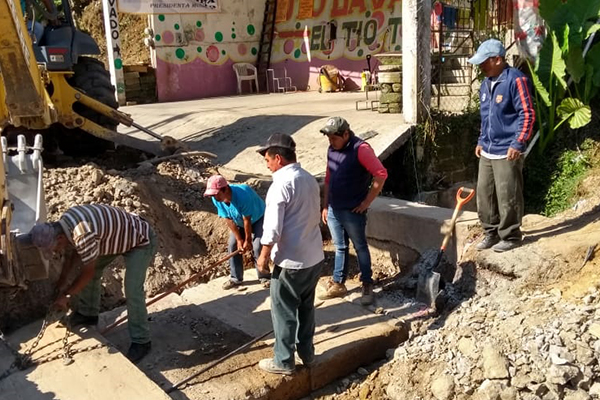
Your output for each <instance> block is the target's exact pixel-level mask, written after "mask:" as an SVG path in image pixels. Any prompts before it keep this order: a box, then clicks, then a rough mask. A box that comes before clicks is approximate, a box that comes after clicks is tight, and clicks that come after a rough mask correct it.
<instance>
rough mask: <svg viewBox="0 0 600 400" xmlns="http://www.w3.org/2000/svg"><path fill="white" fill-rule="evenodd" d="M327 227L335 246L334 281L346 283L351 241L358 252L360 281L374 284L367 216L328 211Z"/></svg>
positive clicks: (333, 210) (345, 211)
mask: <svg viewBox="0 0 600 400" xmlns="http://www.w3.org/2000/svg"><path fill="white" fill-rule="evenodd" d="M327 226H328V227H329V231H330V232H331V238H332V240H333V245H334V246H335V262H334V269H333V280H334V281H335V282H337V283H344V282H345V281H346V278H347V277H348V262H349V258H350V251H349V250H350V249H349V246H350V240H352V244H353V245H354V249H355V250H356V256H357V257H358V267H359V268H360V280H361V282H362V283H373V278H372V275H373V271H372V270H371V253H370V252H369V245H368V244H367V234H366V228H367V214H366V213H364V214H359V213H354V212H352V211H351V210H340V209H333V208H331V206H329V210H328V211H327Z"/></svg>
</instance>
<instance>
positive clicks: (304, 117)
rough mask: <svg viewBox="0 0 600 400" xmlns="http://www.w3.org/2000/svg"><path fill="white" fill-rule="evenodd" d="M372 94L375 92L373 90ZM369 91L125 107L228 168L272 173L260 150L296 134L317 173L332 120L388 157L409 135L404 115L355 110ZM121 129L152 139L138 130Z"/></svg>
mask: <svg viewBox="0 0 600 400" xmlns="http://www.w3.org/2000/svg"><path fill="white" fill-rule="evenodd" d="M369 96H370V97H371V98H373V97H374V96H375V95H374V93H373V92H370V94H369ZM365 97H366V96H365V93H362V92H355V93H317V92H298V93H290V94H280V93H271V94H257V95H241V96H231V97H220V98H211V99H202V100H196V101H186V102H176V103H157V104H148V105H138V106H129V107H123V108H122V109H121V110H122V111H124V112H126V113H128V114H131V116H132V117H133V119H134V120H135V121H136V122H137V123H138V124H140V125H142V126H145V127H147V128H150V129H151V130H153V131H155V132H157V133H159V134H161V135H169V136H172V137H174V138H176V139H178V140H181V141H183V142H185V143H186V144H188V145H189V147H190V148H191V149H192V150H204V151H210V152H213V153H215V154H217V155H218V158H217V159H216V160H215V162H216V163H217V164H220V165H223V166H225V167H227V168H229V169H232V170H236V171H240V172H244V173H249V174H263V175H269V174H270V173H269V171H268V170H267V168H266V166H265V165H264V162H263V160H262V158H261V157H260V156H259V155H258V154H257V153H256V149H257V148H258V147H259V146H260V145H261V144H263V143H265V142H266V140H267V138H268V137H269V136H270V135H271V134H273V133H278V132H281V133H287V134H290V135H292V137H293V138H294V140H295V141H296V145H297V154H298V159H299V161H300V163H301V164H302V166H303V167H304V168H305V169H307V170H308V171H309V172H310V173H312V174H313V175H319V174H322V173H323V172H324V171H325V160H326V153H327V146H328V142H327V139H326V138H325V137H323V135H322V134H320V133H319V129H321V128H322V127H323V126H324V125H325V122H326V121H327V118H328V117H330V116H341V117H344V118H346V120H348V122H349V123H350V127H351V128H352V130H353V131H354V132H355V133H356V134H357V135H359V136H361V137H365V138H368V142H369V143H370V144H371V146H373V148H374V150H375V152H376V154H377V155H379V157H380V158H381V159H385V158H386V157H387V156H388V155H389V154H391V153H392V152H393V151H395V150H397V149H398V148H399V147H400V146H401V145H402V144H403V143H404V142H405V141H406V140H407V139H408V135H409V132H410V131H409V129H410V125H407V124H405V123H404V119H403V117H402V115H401V114H379V113H378V112H376V111H370V110H362V111H357V110H356V102H357V101H358V102H360V104H359V106H360V107H361V108H363V109H364V107H365ZM120 131H121V132H122V133H126V134H132V135H135V136H136V137H140V138H148V140H154V139H152V138H149V136H148V135H146V134H143V133H140V132H139V131H137V130H135V129H130V128H127V127H121V128H120Z"/></svg>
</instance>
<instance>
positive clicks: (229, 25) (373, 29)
mask: <svg viewBox="0 0 600 400" xmlns="http://www.w3.org/2000/svg"><path fill="white" fill-rule="evenodd" d="M264 7H265V0H231V1H227V2H225V1H222V2H221V12H220V13H216V14H158V15H154V16H152V27H153V31H154V43H155V50H156V53H155V55H156V67H157V71H156V72H157V86H158V96H159V100H160V101H176V100H188V99H197V98H203V97H211V96H223V95H232V94H235V93H236V85H237V84H236V78H235V73H234V72H233V69H232V65H233V64H234V63H236V62H249V63H252V64H254V63H255V62H256V58H257V54H258V45H259V40H260V34H261V30H262V20H263V14H264ZM277 7H278V8H277V16H276V28H275V31H276V33H275V35H276V36H275V39H274V42H273V50H272V54H271V64H272V68H273V69H275V75H276V76H280V75H283V69H284V68H285V69H286V70H287V74H288V76H291V77H292V81H293V84H294V85H296V86H298V88H299V89H301V90H302V89H306V88H308V86H310V88H311V89H316V88H317V85H316V83H317V77H318V72H319V69H320V67H321V66H322V65H324V64H332V65H335V66H336V67H337V68H338V69H339V70H340V72H341V74H342V76H344V77H345V78H350V80H353V81H355V83H356V84H357V85H359V84H360V73H361V71H362V70H363V69H365V68H366V67H367V64H366V61H365V57H366V56H367V55H368V54H376V53H380V52H387V51H401V41H402V38H401V34H402V29H401V12H402V11H401V0H277ZM263 89H264V88H263ZM246 90H247V89H246Z"/></svg>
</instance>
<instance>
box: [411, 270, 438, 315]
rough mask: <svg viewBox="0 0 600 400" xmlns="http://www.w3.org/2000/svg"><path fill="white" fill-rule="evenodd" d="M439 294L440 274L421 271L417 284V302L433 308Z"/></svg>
mask: <svg viewBox="0 0 600 400" xmlns="http://www.w3.org/2000/svg"><path fill="white" fill-rule="evenodd" d="M439 293H440V274H439V272H434V271H431V270H425V271H422V272H421V274H419V280H418V282H417V298H416V299H417V301H418V302H421V303H425V304H427V305H428V306H429V307H435V300H436V299H437V297H438V295H439Z"/></svg>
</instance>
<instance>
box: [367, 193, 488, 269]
mask: <svg viewBox="0 0 600 400" xmlns="http://www.w3.org/2000/svg"><path fill="white" fill-rule="evenodd" d="M453 211H454V210H451V209H448V208H441V207H433V206H428V205H425V204H419V203H414V202H410V201H405V200H400V199H392V198H389V197H378V198H377V199H375V201H374V202H373V203H372V204H371V207H370V208H369V214H368V223H367V238H368V239H369V244H370V245H371V246H375V247H377V246H379V247H383V250H386V249H385V247H389V245H390V243H392V244H394V245H395V248H394V249H392V250H393V251H395V252H396V254H397V255H396V256H395V257H396V258H398V259H400V260H402V259H408V258H410V257H409V256H408V253H416V254H422V253H423V252H424V251H426V250H428V249H436V248H439V247H440V246H441V244H442V240H443V238H444V235H445V233H446V232H447V229H448V228H449V226H448V225H449V223H450V219H451V218H452V213H453ZM477 223H478V218H477V213H474V212H471V211H463V212H462V213H461V215H460V216H459V219H458V221H457V223H456V227H455V230H454V232H453V237H452V239H451V242H450V244H449V245H448V248H447V250H446V255H447V257H448V260H449V261H451V262H455V261H456V260H457V259H458V255H460V254H462V250H463V248H464V247H465V242H466V239H467V238H468V231H469V228H470V227H472V226H473V225H475V224H477ZM387 250H390V249H389V248H388V249H387Z"/></svg>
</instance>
